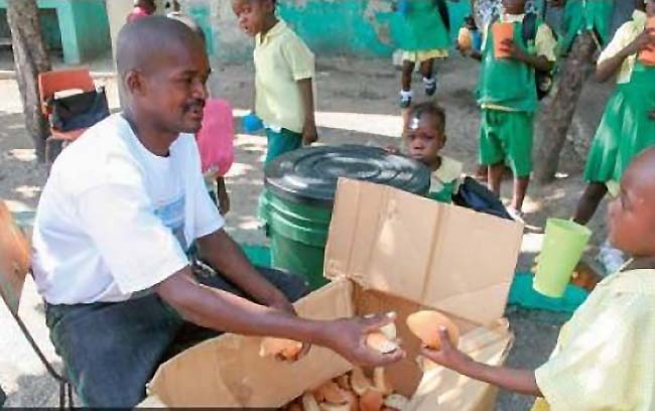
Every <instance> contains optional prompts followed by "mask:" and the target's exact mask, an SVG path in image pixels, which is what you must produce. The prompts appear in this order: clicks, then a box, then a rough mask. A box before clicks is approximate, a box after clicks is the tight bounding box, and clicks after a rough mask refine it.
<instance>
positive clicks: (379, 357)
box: [323, 314, 405, 367]
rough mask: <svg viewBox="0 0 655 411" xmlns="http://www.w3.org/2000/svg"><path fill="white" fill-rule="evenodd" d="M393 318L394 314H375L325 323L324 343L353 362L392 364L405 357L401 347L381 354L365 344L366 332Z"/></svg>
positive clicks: (364, 364) (370, 331)
mask: <svg viewBox="0 0 655 411" xmlns="http://www.w3.org/2000/svg"><path fill="white" fill-rule="evenodd" d="M394 320H395V316H391V317H390V316H387V315H385V314H377V315H374V316H372V317H367V318H352V319H341V320H336V321H333V322H330V323H326V326H325V327H324V330H325V335H324V344H323V345H325V346H326V347H328V348H330V349H332V350H333V351H335V352H336V353H337V354H339V355H341V356H342V357H343V358H345V359H346V360H348V361H350V362H351V363H353V364H356V365H359V366H362V367H380V366H385V365H389V364H393V363H395V362H397V361H400V360H401V359H403V358H404V357H405V352H404V351H403V350H402V349H400V348H399V349H397V350H396V351H394V352H392V353H390V354H381V353H380V352H378V351H375V350H373V349H372V348H370V347H368V346H367V345H366V337H367V335H368V334H370V333H372V332H375V331H378V330H379V329H380V328H381V327H383V326H385V325H387V324H389V323H391V322H392V321H394Z"/></svg>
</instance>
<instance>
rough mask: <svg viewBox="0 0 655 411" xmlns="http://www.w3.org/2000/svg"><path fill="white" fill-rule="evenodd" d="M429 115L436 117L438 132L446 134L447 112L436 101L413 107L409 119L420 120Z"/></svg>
mask: <svg viewBox="0 0 655 411" xmlns="http://www.w3.org/2000/svg"><path fill="white" fill-rule="evenodd" d="M425 114H428V115H431V116H433V117H434V120H435V123H436V127H437V131H439V132H440V133H445V132H446V111H445V110H444V109H443V108H442V107H441V106H440V105H439V104H437V103H436V102H434V101H425V102H423V103H419V104H416V105H415V106H414V107H412V109H411V112H410V115H409V118H410V119H416V120H420V119H421V117H423V115H425Z"/></svg>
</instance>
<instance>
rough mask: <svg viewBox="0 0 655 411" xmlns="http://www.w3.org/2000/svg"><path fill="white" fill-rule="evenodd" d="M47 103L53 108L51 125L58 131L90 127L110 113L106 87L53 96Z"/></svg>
mask: <svg viewBox="0 0 655 411" xmlns="http://www.w3.org/2000/svg"><path fill="white" fill-rule="evenodd" d="M47 104H48V105H49V107H50V109H51V115H50V125H51V126H52V128H54V129H55V130H57V131H64V132H66V131H73V130H78V129H82V128H89V127H91V126H92V125H94V124H96V123H97V122H99V121H100V120H102V119H104V118H106V117H108V116H109V114H110V113H109V104H108V103H107V94H106V93H105V89H104V88H100V89H98V90H92V91H86V92H83V93H78V94H73V95H70V96H67V97H61V98H52V99H50V100H49V101H48V102H47Z"/></svg>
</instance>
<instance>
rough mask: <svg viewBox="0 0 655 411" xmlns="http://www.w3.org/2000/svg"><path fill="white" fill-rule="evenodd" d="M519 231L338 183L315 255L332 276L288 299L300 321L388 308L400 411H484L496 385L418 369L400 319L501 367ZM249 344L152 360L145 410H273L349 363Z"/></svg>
mask: <svg viewBox="0 0 655 411" xmlns="http://www.w3.org/2000/svg"><path fill="white" fill-rule="evenodd" d="M522 233H523V227H522V226H521V225H520V224H516V223H513V222H510V221H506V220H501V219H498V218H495V217H491V216H488V215H484V214H480V213H475V212H473V211H470V210H467V209H463V208H459V207H455V206H450V205H441V204H438V203H436V202H434V201H432V200H428V199H424V198H421V197H417V196H414V195H411V194H407V193H405V192H402V191H399V190H395V189H392V188H389V187H384V186H378V185H374V184H369V183H363V182H357V181H352V180H340V181H339V189H338V192H337V198H336V201H335V207H334V214H333V218H332V223H331V227H330V234H329V239H328V245H327V249H326V262H325V275H326V277H327V278H330V279H331V280H332V281H331V283H330V284H328V285H327V286H325V287H323V288H321V289H320V290H317V291H316V292H314V293H312V294H310V295H309V296H307V297H306V298H304V299H303V300H301V301H299V302H298V303H297V309H298V311H299V313H300V314H301V315H302V316H305V317H308V318H314V319H334V318H341V317H351V316H353V315H363V314H368V313H373V312H387V311H395V312H396V313H398V321H397V322H396V326H397V328H398V335H399V337H400V338H401V339H402V341H403V346H404V348H405V349H406V350H407V352H408V357H407V359H406V360H404V361H402V362H400V363H398V364H395V365H392V366H390V367H389V368H388V369H387V376H388V378H389V380H390V382H391V384H392V385H393V387H394V388H395V389H396V391H397V392H399V393H401V394H403V395H405V396H407V397H411V398H412V400H411V404H410V408H409V409H411V410H416V411H422V410H434V409H435V408H436V407H437V405H438V406H439V409H440V410H459V411H461V410H490V409H493V404H494V401H495V396H496V390H495V389H494V388H492V387H490V386H488V385H487V384H484V383H480V382H477V381H472V380H470V379H468V378H466V377H462V376H460V375H457V374H455V373H453V372H451V371H449V370H446V369H444V368H442V367H438V366H434V365H433V366H432V367H428V369H427V370H426V371H425V372H423V371H422V370H421V369H420V368H419V367H418V365H417V363H416V362H415V357H416V355H417V353H418V351H419V348H420V342H419V341H418V340H417V339H416V338H415V337H414V336H413V335H412V334H411V333H410V331H409V330H408V329H407V327H406V325H405V318H406V317H407V315H409V314H411V313H412V312H415V311H417V310H420V309H424V308H431V309H437V310H440V311H442V312H443V313H445V314H447V315H449V316H450V317H451V318H452V319H453V320H454V321H455V322H456V323H457V324H458V325H459V327H460V329H461V331H462V337H461V339H460V343H459V346H460V348H461V349H462V350H463V351H465V352H467V353H468V354H469V355H471V356H472V357H474V358H476V359H477V360H479V361H483V362H486V363H488V364H502V363H503V361H504V359H505V357H506V355H507V352H508V350H509V347H510V345H511V341H512V335H511V332H510V331H509V330H508V325H507V323H506V322H505V321H504V320H502V319H501V317H502V315H503V312H504V308H505V303H506V300H507V295H508V293H509V287H510V284H511V281H512V278H513V275H514V268H515V265H516V260H517V256H518V253H519V250H520V245H521V237H522ZM260 342H261V338H253V337H244V336H238V335H232V334H226V335H223V336H221V337H218V338H215V339H212V340H209V341H206V342H204V343H202V344H199V345H197V346H195V347H193V348H191V349H189V350H187V351H185V352H183V353H181V354H180V355H178V356H177V357H175V358H173V359H171V360H170V361H168V362H167V363H165V364H163V365H161V367H160V368H159V369H158V370H157V372H156V374H155V376H154V377H153V379H152V381H151V382H150V384H149V387H148V392H149V395H150V396H151V397H150V398H149V399H148V400H147V404H148V405H149V406H152V405H153V404H166V405H168V406H173V407H189V406H207V407H210V406H211V407H280V406H283V405H285V404H287V403H289V402H290V401H291V400H293V399H295V398H297V397H299V396H300V395H302V394H303V393H304V392H305V391H306V390H308V389H313V388H316V387H318V386H320V385H321V384H323V383H324V382H326V381H328V380H330V379H332V378H335V377H337V376H339V375H342V374H344V373H346V372H348V371H349V370H351V369H352V366H351V365H350V364H349V363H348V362H346V361H345V360H344V359H342V358H341V357H340V356H338V355H337V354H335V353H333V352H331V351H329V350H327V349H324V348H319V347H314V348H313V349H312V351H311V353H310V354H309V355H308V356H307V357H305V358H304V359H302V360H301V361H299V362H297V363H295V364H286V363H280V362H277V361H275V360H274V359H271V358H261V357H260V356H259V345H260Z"/></svg>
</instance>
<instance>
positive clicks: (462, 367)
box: [423, 329, 543, 397]
mask: <svg viewBox="0 0 655 411" xmlns="http://www.w3.org/2000/svg"><path fill="white" fill-rule="evenodd" d="M439 332H440V336H441V350H439V351H433V350H428V349H424V350H423V355H424V356H425V357H426V358H428V359H430V360H432V361H434V362H435V363H437V364H439V365H442V366H444V367H447V368H450V369H451V370H453V371H456V372H458V373H460V374H462V375H465V376H467V377H470V378H473V379H475V380H479V381H483V382H486V383H489V384H492V385H495V386H497V387H500V388H502V389H504V390H507V391H512V392H516V393H520V394H526V395H532V396H534V397H542V396H543V395H542V394H541V391H540V390H539V387H538V386H537V381H536V378H535V373H534V371H529V370H517V369H512V368H505V367H492V366H489V365H486V364H482V363H479V362H476V361H475V360H473V359H472V358H471V357H469V356H467V355H466V354H464V353H462V352H461V351H459V350H458V349H457V348H455V347H453V345H452V344H451V342H450V338H448V331H446V330H445V329H442V330H440V331H439Z"/></svg>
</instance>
